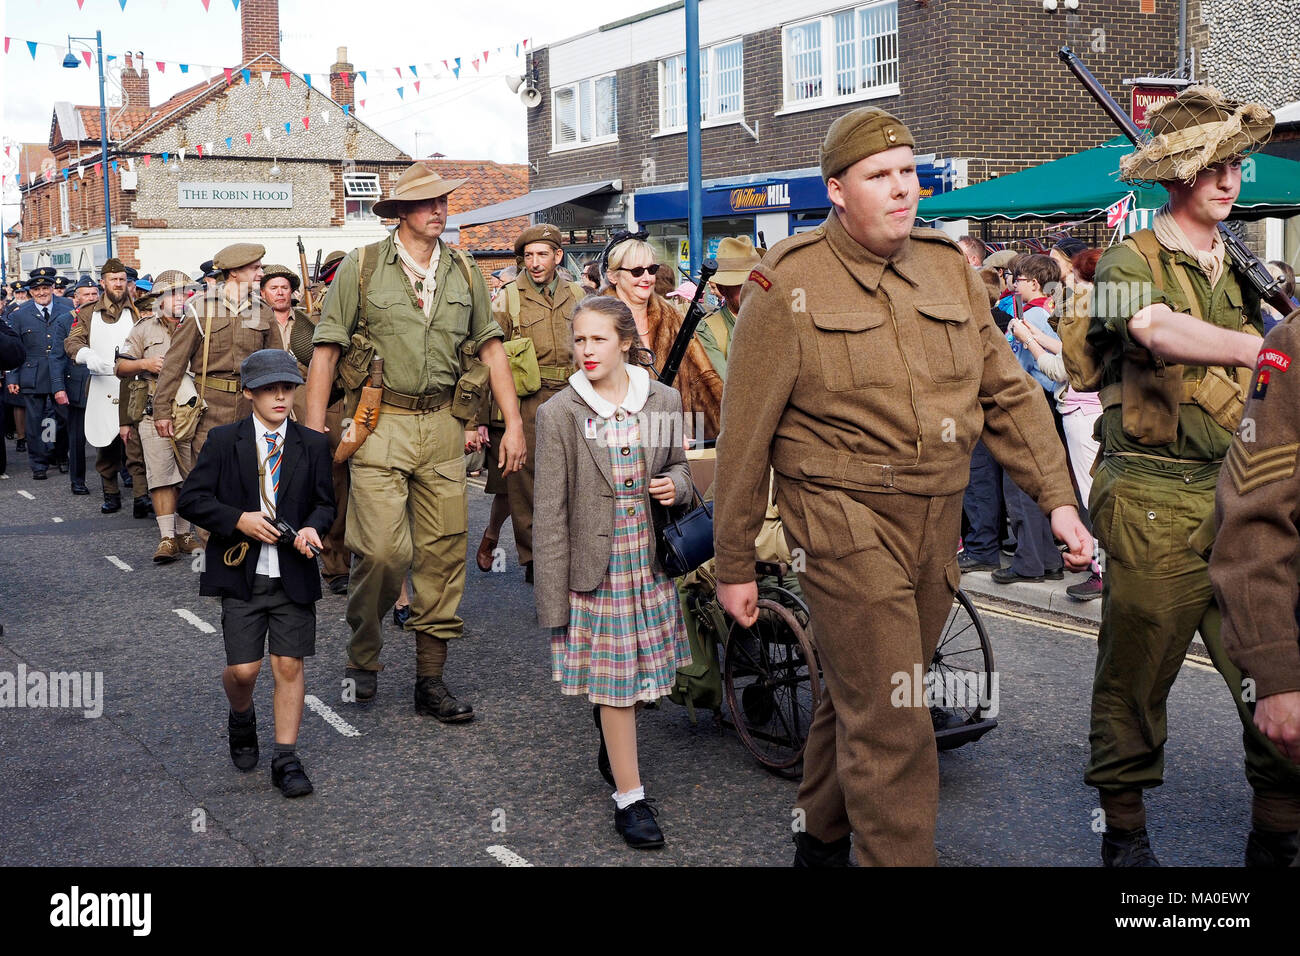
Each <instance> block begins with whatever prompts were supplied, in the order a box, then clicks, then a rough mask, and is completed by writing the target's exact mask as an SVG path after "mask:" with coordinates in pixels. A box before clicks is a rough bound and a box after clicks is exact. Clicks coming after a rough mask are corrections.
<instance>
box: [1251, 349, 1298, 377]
mask: <svg viewBox="0 0 1300 956" xmlns="http://www.w3.org/2000/svg"><path fill="white" fill-rule="evenodd" d="M1255 364H1256V366H1257V367H1258V368H1275V369H1277V370H1278V371H1279V372H1285V371H1286V370H1287V369H1289V368H1290V367H1291V356H1289V355H1287V354H1286V353H1285V352H1282V351H1279V350H1278V349H1261V350H1260V353H1259V359H1258V361H1257V362H1256V363H1255Z"/></svg>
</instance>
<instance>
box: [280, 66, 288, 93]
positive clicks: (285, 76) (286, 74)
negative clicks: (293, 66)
mask: <svg viewBox="0 0 1300 956" xmlns="http://www.w3.org/2000/svg"><path fill="white" fill-rule="evenodd" d="M280 76H281V77H283V78H284V88H285V89H286V90H287V89H289V71H288V70H285V71H284V72H283V73H281V74H280Z"/></svg>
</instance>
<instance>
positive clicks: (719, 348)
mask: <svg viewBox="0 0 1300 956" xmlns="http://www.w3.org/2000/svg"><path fill="white" fill-rule="evenodd" d="M735 331H736V317H735V316H734V315H732V314H731V310H730V309H729V308H727V303H725V302H724V303H722V306H721V308H719V309H718V311H716V312H713V313H711V314H709V315H706V316H705V317H704V321H703V322H701V323H700V324H699V325H698V326H697V327H696V329H695V337H696V338H697V339H699V340H700V346H701V347H702V348H703V349H704V354H705V355H707V356H708V357H709V363H710V364H711V365H712V366H713V370H714V371H715V372H717V373H718V376H719V377H720V378H721V379H722V380H723V381H724V382H725V381H726V380H727V352H728V350H729V348H730V346H731V337H732V335H734V334H735Z"/></svg>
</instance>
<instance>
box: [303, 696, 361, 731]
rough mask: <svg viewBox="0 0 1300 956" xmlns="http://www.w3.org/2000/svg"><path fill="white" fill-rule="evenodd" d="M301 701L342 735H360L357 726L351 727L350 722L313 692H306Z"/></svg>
mask: <svg viewBox="0 0 1300 956" xmlns="http://www.w3.org/2000/svg"><path fill="white" fill-rule="evenodd" d="M303 703H305V704H306V705H307V706H308V707H309V708H310V709H311V710H312V711H314V712H315V713H317V714H320V716H321V717H322V718H323V719H324V721H325V723H327V724H329V725H330V726H331V727H333V728H334V729H335V730H337V731H338V732H339V733H341V734H342V735H343V736H344V737H360V736H361V731H359V730H357V728H355V727H353V726H352V725H351V724H349V723H348V722H347V721H346V720H344V719H343V718H342V717H340V716H339V715H338V714H336V713H334V711H333V710H331V709H330V708H329V706H327V705H326V704H325V702H324V701H322V700H321V699H320V698H319V697H317V696H316V695H315V694H308V695H307V696H306V697H305V698H304V700H303Z"/></svg>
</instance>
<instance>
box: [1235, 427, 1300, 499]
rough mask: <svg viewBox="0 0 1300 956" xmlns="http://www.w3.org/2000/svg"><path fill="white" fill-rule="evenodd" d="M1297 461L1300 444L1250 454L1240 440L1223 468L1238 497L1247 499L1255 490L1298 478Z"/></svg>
mask: <svg viewBox="0 0 1300 956" xmlns="http://www.w3.org/2000/svg"><path fill="white" fill-rule="evenodd" d="M1298 458H1300V442H1290V443H1289V444H1286V445H1277V446H1276V447H1273V448H1263V449H1261V450H1259V451H1257V452H1248V451H1246V446H1245V445H1243V444H1242V442H1241V439H1237V440H1236V441H1234V442H1233V443H1232V447H1231V448H1230V449H1229V450H1228V459H1227V461H1225V462H1224V468H1226V469H1227V472H1228V476H1229V477H1230V478H1231V479H1232V486H1233V487H1234V488H1236V489H1237V494H1239V495H1246V494H1249V493H1250V492H1252V491H1254V490H1255V489H1256V488H1262V487H1263V486H1264V485H1268V484H1272V483H1273V482H1275V481H1281V480H1282V479H1284V478H1290V477H1291V476H1292V475H1294V474H1295V469H1296V461H1297V459H1298Z"/></svg>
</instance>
